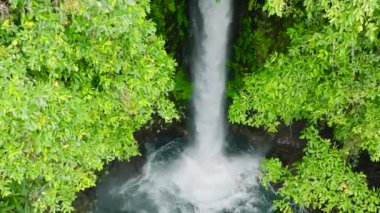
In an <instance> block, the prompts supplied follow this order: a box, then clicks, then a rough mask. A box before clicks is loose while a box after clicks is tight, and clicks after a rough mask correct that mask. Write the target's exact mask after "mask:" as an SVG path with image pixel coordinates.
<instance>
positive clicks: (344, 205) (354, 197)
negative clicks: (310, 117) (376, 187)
mask: <svg viewBox="0 0 380 213" xmlns="http://www.w3.org/2000/svg"><path fill="white" fill-rule="evenodd" d="M303 138H304V139H306V140H308V147H307V148H306V149H305V150H304V151H305V156H304V157H303V160H302V161H301V162H299V163H298V164H296V165H295V167H294V168H292V169H291V170H290V169H287V168H283V167H281V162H279V160H278V159H269V160H267V161H265V163H264V164H263V166H262V168H263V171H264V178H263V179H262V180H263V183H264V186H266V187H268V186H269V182H270V181H271V182H282V183H283V186H282V188H281V189H280V190H279V191H278V193H279V195H280V196H281V197H282V198H283V200H281V201H277V202H276V203H275V205H276V207H277V208H278V209H280V210H281V211H283V212H291V208H290V206H289V203H293V202H294V203H296V204H298V205H300V206H307V207H311V208H313V209H321V210H323V211H324V212H332V211H338V212H378V210H380V208H379V206H380V194H379V193H378V192H375V191H373V190H370V189H368V186H367V183H366V179H365V175H363V174H362V173H355V172H352V170H351V168H350V166H349V165H348V164H347V162H346V159H347V153H346V152H344V151H342V150H337V149H336V148H333V147H331V142H330V140H327V139H323V138H321V137H320V136H319V135H318V131H317V130H316V129H315V128H308V129H307V130H306V131H305V132H304V134H303ZM265 174H267V175H265Z"/></svg>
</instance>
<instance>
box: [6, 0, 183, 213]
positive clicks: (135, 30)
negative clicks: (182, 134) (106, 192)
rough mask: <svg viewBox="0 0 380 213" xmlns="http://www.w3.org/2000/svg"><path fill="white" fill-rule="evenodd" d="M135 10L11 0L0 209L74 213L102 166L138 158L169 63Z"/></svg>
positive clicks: (167, 106)
mask: <svg viewBox="0 0 380 213" xmlns="http://www.w3.org/2000/svg"><path fill="white" fill-rule="evenodd" d="M148 10H149V4H148V1H146V0H136V1H122V0H120V1H116V0H107V1H101V2H100V1H99V2H98V1H90V0H85V1H76V0H63V1H52V2H51V1H23V0H13V1H10V8H9V16H7V17H6V18H5V19H3V20H2V21H1V23H0V24H1V27H0V154H1V156H2V158H1V160H0V167H1V168H2V169H1V171H0V200H1V201H0V209H2V210H3V209H8V210H9V211H16V212H32V211H38V212H40V211H41V212H42V211H44V210H48V211H51V212H55V211H63V212H67V211H72V210H73V209H72V207H71V202H72V201H73V200H74V199H75V194H76V192H78V191H80V190H83V189H85V188H88V187H91V186H93V185H94V184H95V180H96V177H95V175H94V172H95V171H96V170H100V169H102V166H103V164H104V163H105V162H109V161H112V160H114V159H128V158H129V157H131V156H134V155H137V154H138V149H137V145H136V143H135V141H134V139H133V133H134V132H135V131H136V130H138V129H139V128H140V127H141V126H142V125H144V124H146V123H147V121H149V120H150V119H151V116H152V115H153V114H158V115H160V116H161V117H163V118H164V119H165V120H166V121H170V120H171V119H172V118H176V117H177V113H176V111H175V109H174V104H173V103H172V102H170V101H169V100H168V99H167V96H168V94H169V92H170V91H171V90H173V88H174V81H173V71H174V66H175V63H174V62H173V61H172V60H171V59H170V58H169V57H168V56H167V54H166V52H165V51H164V49H163V45H164V42H163V41H162V39H160V38H157V37H156V36H155V34H154V33H155V27H154V24H153V23H152V22H150V21H147V20H146V12H147V11H148Z"/></svg>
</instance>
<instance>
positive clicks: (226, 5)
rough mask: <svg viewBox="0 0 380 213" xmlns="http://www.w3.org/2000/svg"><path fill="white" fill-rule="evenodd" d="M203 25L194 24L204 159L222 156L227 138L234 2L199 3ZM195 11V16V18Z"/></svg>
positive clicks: (198, 130) (198, 142)
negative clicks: (226, 101) (226, 106)
mask: <svg viewBox="0 0 380 213" xmlns="http://www.w3.org/2000/svg"><path fill="white" fill-rule="evenodd" d="M198 7H199V11H200V14H201V18H202V25H201V26H199V25H197V22H196V21H193V32H194V34H195V36H194V40H195V43H194V46H195V47H194V50H193V51H194V53H193V63H192V67H191V68H192V72H193V75H194V77H193V79H194V91H193V104H194V114H195V115H194V122H195V146H196V149H197V152H198V154H199V156H198V157H201V158H202V159H206V158H210V157H215V156H218V155H221V152H222V150H223V144H224V139H225V133H224V129H225V123H224V115H225V112H224V98H225V97H224V90H225V81H226V80H225V78H226V58H227V43H228V35H229V25H230V23H231V16H232V14H231V13H232V10H231V0H222V1H221V2H218V3H216V1H215V0H199V1H198ZM195 14H196V10H195V9H194V8H193V9H192V17H193V18H194V17H195V16H196V15H195Z"/></svg>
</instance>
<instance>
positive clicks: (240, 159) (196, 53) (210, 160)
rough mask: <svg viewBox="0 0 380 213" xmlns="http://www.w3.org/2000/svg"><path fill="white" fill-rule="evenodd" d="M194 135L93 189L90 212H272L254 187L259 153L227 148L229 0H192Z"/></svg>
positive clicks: (169, 144)
mask: <svg viewBox="0 0 380 213" xmlns="http://www.w3.org/2000/svg"><path fill="white" fill-rule="evenodd" d="M194 1H195V3H194V2H193V3H194V4H192V6H193V8H192V10H191V11H192V12H191V14H192V19H193V26H192V31H193V36H194V50H193V57H192V65H191V69H192V73H193V75H194V77H193V79H194V91H193V106H194V128H195V131H194V141H193V142H190V145H189V146H186V145H184V143H183V139H182V140H181V139H178V140H174V141H172V142H170V143H167V144H166V145H164V146H162V147H160V148H158V149H155V148H153V149H152V150H151V151H149V149H148V154H147V161H146V163H145V165H144V167H143V170H142V172H141V174H139V175H137V176H134V177H133V178H129V179H128V180H127V181H126V182H124V183H123V184H116V183H117V181H118V180H115V183H112V181H111V183H110V184H109V185H111V186H112V187H109V186H107V185H105V186H104V189H103V190H101V189H100V190H99V191H98V192H97V196H98V198H99V199H98V202H97V204H96V205H97V206H96V208H95V210H94V211H95V212H99V213H101V212H149V213H150V212H158V213H195V212H197V213H198V212H199V213H219V212H271V211H272V210H271V206H272V205H271V202H270V201H268V200H267V199H266V197H265V196H264V193H263V191H262V190H261V189H260V187H259V183H258V178H257V177H258V174H259V162H260V157H259V156H258V155H257V154H253V153H252V151H250V150H236V151H234V152H233V153H228V152H226V151H225V149H224V145H225V134H226V133H225V112H224V108H225V101H224V99H225V97H224V96H225V94H224V93H225V91H224V90H225V81H226V60H227V49H228V36H229V25H230V23H231V16H232V9H231V3H232V2H231V1H232V0H220V1H218V2H217V1H216V0H194ZM109 188H111V189H109Z"/></svg>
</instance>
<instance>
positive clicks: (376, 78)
mask: <svg viewBox="0 0 380 213" xmlns="http://www.w3.org/2000/svg"><path fill="white" fill-rule="evenodd" d="M259 6H260V7H261V8H262V10H264V12H265V13H266V14H267V15H272V16H277V20H278V21H280V22H282V25H281V26H282V27H283V28H282V29H281V31H280V32H279V33H280V34H281V33H282V32H284V33H285V37H287V39H284V40H283V42H284V44H283V45H285V46H286V48H278V47H276V46H275V44H274V43H273V42H275V41H276V40H275V39H272V40H270V39H269V41H268V39H266V40H264V43H263V44H260V43H259V44H258V43H257V41H258V39H260V38H263V37H258V38H257V37H256V38H255V37H253V36H254V35H255V34H256V35H257V34H258V33H260V32H264V33H266V34H264V35H268V32H267V30H264V31H263V28H260V24H258V25H257V24H256V23H253V25H254V24H256V26H255V27H253V28H252V27H250V28H247V29H246V28H244V29H243V32H242V33H241V35H245V36H242V37H240V38H239V40H238V42H237V44H236V47H235V51H236V52H237V53H240V52H242V50H244V48H245V49H248V48H247V46H248V47H250V48H251V49H252V50H247V53H246V54H241V55H238V56H237V57H235V61H234V62H233V63H232V65H233V66H232V68H235V70H238V71H239V72H240V73H242V70H243V71H244V72H243V76H244V77H243V78H242V80H241V82H243V86H241V87H239V88H238V89H237V90H235V91H234V93H233V94H234V95H233V104H232V105H231V107H230V115H229V118H230V120H231V121H232V122H236V123H241V124H246V125H250V126H256V127H261V126H264V127H266V128H267V129H268V130H270V131H276V128H277V126H278V125H279V124H280V123H281V122H284V123H286V124H291V123H293V122H295V121H297V120H305V121H307V122H308V124H309V126H310V128H313V131H306V132H305V139H306V140H307V141H308V147H307V148H306V150H305V152H306V156H305V157H304V158H303V160H302V161H301V162H300V163H298V164H296V165H294V167H295V168H294V169H295V172H292V173H290V171H288V170H281V171H283V172H284V173H282V174H277V175H278V176H276V175H275V174H276V169H274V168H278V169H279V168H281V164H280V167H278V165H279V164H278V163H277V161H276V160H275V159H274V160H272V161H269V163H268V164H266V166H264V170H265V171H268V172H269V173H267V175H268V177H269V179H267V180H271V181H274V182H275V181H279V180H281V181H282V182H283V183H284V186H283V187H282V188H281V189H280V191H279V194H280V195H281V196H283V197H284V199H285V200H287V201H288V202H295V203H296V204H298V205H301V206H305V207H312V208H319V209H323V210H325V211H326V212H329V211H331V210H333V209H335V210H340V211H344V212H346V211H348V212H350V211H354V212H356V211H355V210H354V209H355V208H353V206H356V205H357V206H360V210H359V211H366V212H376V211H378V210H379V206H380V205H379V204H380V198H379V197H380V196H379V193H378V192H375V191H372V190H371V189H368V187H367V185H366V180H365V178H363V174H360V173H352V170H351V166H350V163H349V161H348V160H349V157H350V156H353V155H354V154H355V153H358V152H364V151H367V152H368V153H369V155H370V157H371V159H372V160H373V161H380V70H379V68H378V67H379V65H380V60H379V59H380V54H379V41H380V40H379V38H378V34H379V26H380V16H379V12H380V11H379V9H380V8H379V7H380V4H379V2H378V1H377V0H370V1H367V0H355V1H345V0H318V1H311V0H292V1H284V0H268V1H266V2H265V4H264V5H259ZM251 16H252V15H251ZM250 23H252V21H251V22H250ZM268 23H270V22H269V21H268ZM264 26H265V25H264ZM272 28H273V26H272ZM277 29H278V26H277ZM248 30H250V31H254V33H249V34H245V33H244V32H245V31H248ZM258 35H260V34H258ZM276 36H277V37H278V36H281V35H276ZM272 38H273V36H272ZM262 40H263V39H262ZM287 40H288V41H287ZM265 41H267V42H265ZM280 42H281V41H280ZM257 44H258V45H257ZM277 46H279V45H278V44H277ZM280 46H281V45H280ZM260 50H268V51H265V53H266V55H265V61H264V62H262V63H260V62H259V61H258V60H257V58H254V57H255V55H257V54H256V53H257V52H259V51H260ZM242 53H244V52H242ZM247 69H248V70H247ZM324 125H327V126H329V127H330V128H332V129H334V140H336V141H338V142H339V143H341V144H342V147H340V148H337V147H336V146H334V145H333V144H334V143H332V142H331V141H330V140H326V139H323V138H321V137H320V136H318V133H317V132H315V131H314V130H316V129H321V128H323V126H324ZM307 153H309V154H307ZM329 171H330V172H329ZM278 172H279V171H277V173H278ZM279 177H281V178H279ZM313 184H315V185H313ZM358 184H359V185H358ZM343 185H345V186H347V187H346V188H345V187H343ZM342 187H343V188H342ZM346 189H349V190H352V191H350V192H347V191H345V190H346ZM295 190H296V191H295ZM297 190H298V191H297ZM317 190H319V191H317ZM342 190H343V191H344V192H345V193H346V192H347V195H349V196H347V197H344V198H343V197H341V196H345V195H344V193H343V194H341V191H342ZM363 193H364V194H363ZM366 197H368V198H369V197H372V199H370V200H371V203H373V204H375V206H374V205H369V204H368V203H365V202H364V200H365V199H366ZM358 200H360V202H364V203H361V204H359V203H358V202H359V201H358ZM280 206H281V205H280ZM282 208H283V210H285V207H284V205H282ZM358 208H359V207H358ZM288 210H289V209H288Z"/></svg>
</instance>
